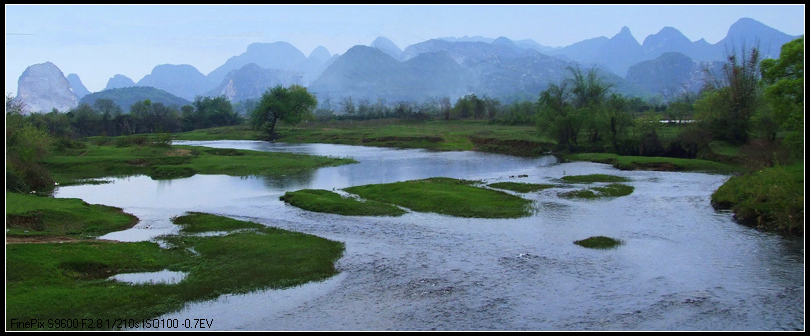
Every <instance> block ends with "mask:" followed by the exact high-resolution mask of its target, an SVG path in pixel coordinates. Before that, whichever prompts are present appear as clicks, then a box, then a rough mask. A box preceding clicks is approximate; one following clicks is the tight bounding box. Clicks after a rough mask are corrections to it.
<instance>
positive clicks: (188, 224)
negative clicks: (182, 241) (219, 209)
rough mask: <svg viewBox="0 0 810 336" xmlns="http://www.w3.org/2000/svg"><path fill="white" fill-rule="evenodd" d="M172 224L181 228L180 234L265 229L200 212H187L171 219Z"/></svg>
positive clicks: (256, 225) (255, 224)
mask: <svg viewBox="0 0 810 336" xmlns="http://www.w3.org/2000/svg"><path fill="white" fill-rule="evenodd" d="M172 222H173V223H174V224H177V225H179V226H180V227H182V229H180V232H181V233H196V232H211V231H231V230H239V229H258V228H263V227H265V226H264V225H261V224H257V223H253V222H246V221H241V220H236V219H233V218H228V217H222V216H217V215H211V214H207V213H202V212H189V213H187V214H185V215H182V216H178V217H175V218H172Z"/></svg>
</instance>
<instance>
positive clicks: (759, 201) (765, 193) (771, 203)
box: [711, 162, 804, 236]
mask: <svg viewBox="0 0 810 336" xmlns="http://www.w3.org/2000/svg"><path fill="white" fill-rule="evenodd" d="M711 202H712V205H713V206H714V208H716V209H731V210H732V211H733V212H734V215H735V218H736V219H737V221H739V222H740V223H743V224H746V225H749V226H754V227H757V228H759V229H763V230H768V231H774V232H780V233H784V234H791V235H797V236H802V235H803V234H804V163H802V162H799V163H796V164H793V165H790V166H777V167H772V168H766V169H762V170H760V171H757V172H754V173H750V174H745V175H738V176H733V177H731V178H730V179H729V180H728V181H726V183H724V184H723V185H722V186H720V188H718V189H717V190H716V191H715V192H714V193H713V194H712V198H711Z"/></svg>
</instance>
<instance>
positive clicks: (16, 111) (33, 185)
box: [6, 94, 54, 192]
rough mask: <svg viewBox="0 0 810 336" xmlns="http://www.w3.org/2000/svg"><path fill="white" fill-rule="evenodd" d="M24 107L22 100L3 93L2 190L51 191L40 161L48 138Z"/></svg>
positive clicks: (49, 138) (45, 170)
mask: <svg viewBox="0 0 810 336" xmlns="http://www.w3.org/2000/svg"><path fill="white" fill-rule="evenodd" d="M24 109H25V105H24V104H23V103H22V102H19V101H14V100H13V98H12V97H11V94H6V190H8V191H15V192H28V191H31V190H37V191H50V190H53V185H54V183H53V179H52V178H51V175H50V173H49V172H48V170H47V169H45V167H43V166H42V164H41V163H40V161H41V160H42V159H43V158H44V157H45V156H46V155H47V153H48V148H49V147H50V144H51V141H52V139H51V137H50V136H49V135H48V133H47V132H46V131H44V130H42V129H40V128H37V127H36V126H34V125H33V124H32V123H31V122H30V121H29V120H27V119H26V118H25V116H24V115H23V113H24Z"/></svg>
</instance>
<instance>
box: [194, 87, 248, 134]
mask: <svg viewBox="0 0 810 336" xmlns="http://www.w3.org/2000/svg"><path fill="white" fill-rule="evenodd" d="M181 111H182V112H181V116H180V119H181V120H180V123H181V124H182V129H183V130H184V131H190V130H195V129H205V128H211V127H221V126H231V125H238V124H240V123H241V122H242V118H241V117H240V116H239V114H238V113H237V112H236V111H235V110H234V108H233V106H232V105H231V102H230V101H229V100H228V98H227V97H225V96H224V95H222V96H218V97H213V98H212V97H200V96H198V97H197V98H196V99H194V102H193V103H192V105H190V106H189V105H186V106H183V107H182V108H181Z"/></svg>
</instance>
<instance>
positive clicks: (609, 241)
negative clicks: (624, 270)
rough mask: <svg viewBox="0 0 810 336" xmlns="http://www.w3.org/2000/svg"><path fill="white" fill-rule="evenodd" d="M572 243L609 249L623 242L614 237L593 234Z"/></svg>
mask: <svg viewBox="0 0 810 336" xmlns="http://www.w3.org/2000/svg"><path fill="white" fill-rule="evenodd" d="M574 244H577V245H579V246H582V247H587V248H592V249H611V248H616V247H619V245H622V244H624V243H623V242H622V241H621V240H618V239H615V238H610V237H605V236H594V237H590V238H587V239H583V240H577V241H574Z"/></svg>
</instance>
